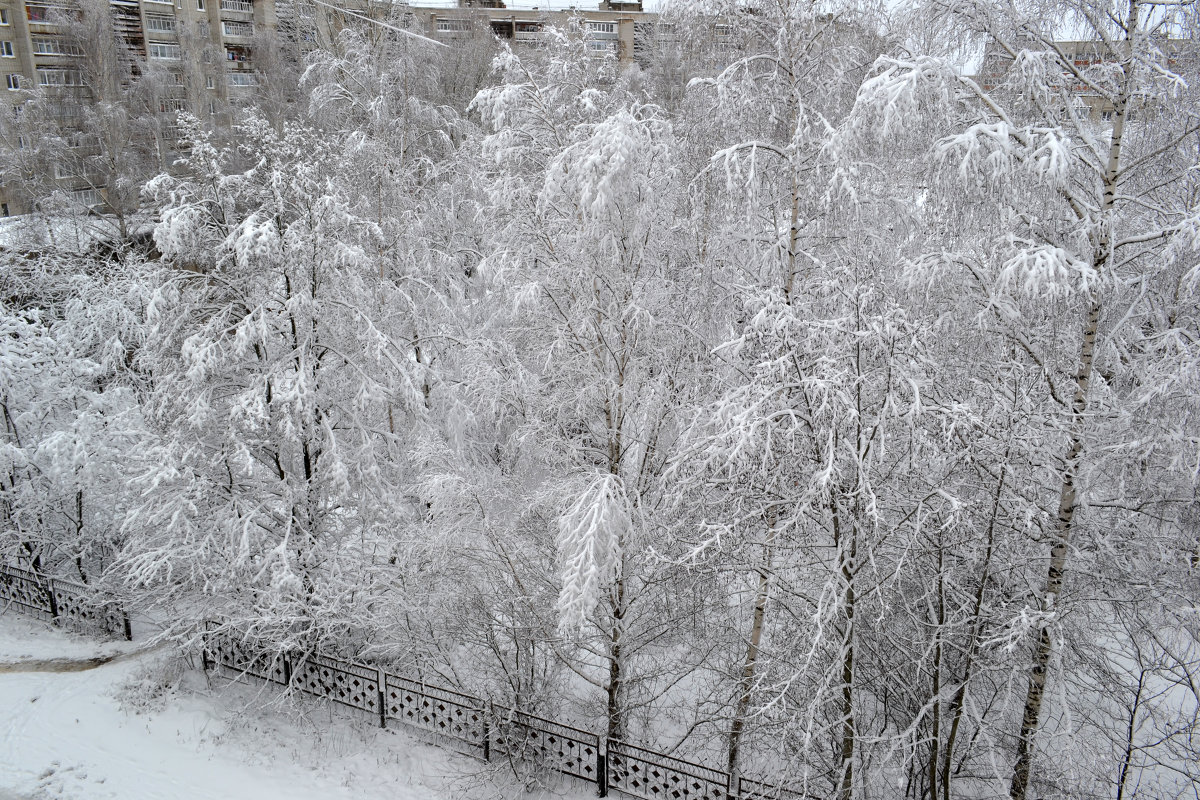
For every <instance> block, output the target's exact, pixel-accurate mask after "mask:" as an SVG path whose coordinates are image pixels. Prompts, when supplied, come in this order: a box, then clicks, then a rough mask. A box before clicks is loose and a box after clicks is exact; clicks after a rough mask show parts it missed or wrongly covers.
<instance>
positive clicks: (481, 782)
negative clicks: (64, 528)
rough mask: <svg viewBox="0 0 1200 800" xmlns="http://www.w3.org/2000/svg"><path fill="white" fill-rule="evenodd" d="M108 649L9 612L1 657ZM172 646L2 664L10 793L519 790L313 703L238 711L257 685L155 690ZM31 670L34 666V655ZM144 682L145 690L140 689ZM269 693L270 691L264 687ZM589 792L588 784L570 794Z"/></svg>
mask: <svg viewBox="0 0 1200 800" xmlns="http://www.w3.org/2000/svg"><path fill="white" fill-rule="evenodd" d="M133 649H135V648H134V647H133V646H131V645H128V644H116V645H112V644H110V645H104V646H99V645H97V644H96V643H94V642H90V641H88V640H86V639H83V638H81V637H74V636H70V635H67V634H63V633H61V632H59V631H56V630H51V629H49V628H48V627H47V626H45V625H43V624H41V623H37V622H32V621H26V620H23V619H20V618H15V617H14V615H12V614H4V615H0V662H9V663H11V662H32V661H34V660H48V659H63V658H74V659H79V658H87V657H90V656H95V655H97V654H98V653H100V652H103V653H105V654H106V655H112V654H114V651H116V652H121V651H129V650H133ZM163 658H164V654H163V653H162V652H158V653H153V652H151V653H146V652H142V653H134V654H132V655H130V656H128V657H122V658H117V659H115V660H114V661H112V662H109V663H106V664H103V665H101V666H98V667H94V668H91V669H87V670H83V671H71V672H57V671H56V672H40V671H28V670H27V671H20V672H0V800H51V799H52V798H53V799H54V800H210V799H211V800H239V799H240V798H245V799H246V800H276V798H279V799H280V800H282V799H283V798H287V800H375V798H379V800H383V798H388V800H449V799H450V798H454V799H455V800H458V798H471V797H483V796H491V797H495V796H497V795H505V796H510V797H511V796H515V795H519V794H520V792H519V791H516V792H514V789H515V788H516V787H512V786H509V787H504V788H501V787H498V786H496V785H495V784H494V783H492V781H491V780H489V779H488V778H486V777H484V776H483V775H480V774H478V773H479V770H480V769H481V767H482V765H480V764H479V763H478V762H474V761H472V760H471V759H467V758H465V757H460V756H456V755H453V754H451V753H449V752H447V751H445V750H441V749H438V748H435V747H432V746H429V745H426V744H423V743H420V742H418V741H416V740H414V739H412V738H410V737H408V736H406V735H404V734H403V733H397V732H384V731H378V730H375V729H372V728H370V727H369V726H366V725H351V724H348V723H347V722H346V721H345V720H343V719H341V718H338V717H337V716H331V713H332V712H330V711H329V710H328V708H327V707H323V706H322V705H320V704H317V703H311V704H308V705H307V706H305V707H304V709H303V710H301V711H297V710H295V709H289V710H287V711H286V712H285V711H272V710H270V709H263V708H256V709H255V710H253V711H252V712H249V713H246V712H242V711H240V710H239V709H240V708H242V707H244V704H245V703H247V702H248V701H251V700H252V699H253V698H254V696H255V693H256V692H258V691H259V689H258V687H242V686H234V687H230V688H228V689H224V690H222V691H220V692H219V693H210V692H208V691H206V690H205V685H204V678H203V676H202V675H200V674H199V673H197V672H194V671H190V672H185V673H183V678H182V681H181V684H180V685H179V686H178V687H176V688H167V689H165V690H162V691H158V690H156V687H157V686H158V685H159V683H160V682H159V681H158V680H157V679H156V676H160V675H161V674H163V671H162V670H161V669H157V670H156V669H155V668H154V665H155V663H156V662H160V661H161V660H162V659H163ZM27 666H29V667H32V666H33V665H32V664H27ZM131 687H132V688H131ZM264 697H265V696H264ZM571 796H578V797H584V796H586V793H579V794H578V795H574V794H573V795H571Z"/></svg>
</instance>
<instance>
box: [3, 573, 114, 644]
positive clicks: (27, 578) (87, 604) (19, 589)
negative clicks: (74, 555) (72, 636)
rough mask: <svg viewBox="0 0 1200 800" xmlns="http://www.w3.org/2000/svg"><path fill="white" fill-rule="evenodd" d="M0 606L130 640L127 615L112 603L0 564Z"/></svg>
mask: <svg viewBox="0 0 1200 800" xmlns="http://www.w3.org/2000/svg"><path fill="white" fill-rule="evenodd" d="M0 606H4V607H8V608H13V609H15V610H17V611H19V612H21V613H22V614H28V615H30V616H33V617H37V618H39V619H45V620H50V621H52V622H54V623H55V624H58V625H66V626H68V627H72V628H78V629H80V630H88V631H100V632H103V633H106V634H110V635H113V636H124V637H125V638H126V639H132V638H133V636H132V632H131V631H130V629H129V615H128V614H126V613H125V611H124V610H123V609H122V608H121V607H120V606H119V605H118V604H117V603H115V602H113V601H111V600H105V599H102V598H100V597H99V596H98V595H97V594H96V592H95V590H93V589H91V588H89V587H87V586H84V585H83V584H80V583H75V582H73V581H67V580H63V579H61V578H48V577H46V576H45V575H40V574H38V573H36V572H33V571H31V570H27V569H21V568H20V567H11V566H7V565H5V564H0Z"/></svg>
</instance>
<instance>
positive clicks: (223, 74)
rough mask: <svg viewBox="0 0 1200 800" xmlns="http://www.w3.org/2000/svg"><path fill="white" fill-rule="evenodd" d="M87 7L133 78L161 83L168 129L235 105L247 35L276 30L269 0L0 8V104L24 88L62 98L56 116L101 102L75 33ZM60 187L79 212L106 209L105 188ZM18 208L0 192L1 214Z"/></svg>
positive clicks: (43, 1) (28, 3)
mask: <svg viewBox="0 0 1200 800" xmlns="http://www.w3.org/2000/svg"><path fill="white" fill-rule="evenodd" d="M87 2H91V3H97V4H98V5H96V6H95V7H93V8H92V9H89V10H90V11H91V12H104V11H107V19H108V20H109V22H107V23H105V24H111V26H112V30H113V33H114V34H115V36H116V40H117V42H118V43H119V45H120V47H119V48H118V50H123V51H124V52H123V53H122V57H123V58H125V59H126V60H127V63H128V64H129V65H130V69H131V70H132V74H133V75H139V74H141V73H142V71H144V70H147V69H150V70H157V71H158V74H159V75H160V76H163V80H162V81H161V83H162V84H163V85H162V87H161V89H160V90H159V92H158V96H157V101H156V102H157V105H158V109H157V110H158V112H159V113H160V114H161V115H162V118H163V120H164V121H166V120H170V121H171V122H172V123H173V120H174V117H175V114H176V113H178V112H180V111H189V112H191V113H193V114H196V115H197V116H199V117H201V118H205V117H210V116H213V115H220V114H223V113H225V112H226V111H227V109H228V108H229V107H230V106H231V104H232V105H236V104H237V103H238V101H239V99H241V97H243V96H244V95H245V94H247V92H248V91H249V88H250V87H253V86H254V85H255V83H256V81H255V74H254V42H255V36H256V34H258V33H260V32H263V31H268V30H273V29H274V28H275V25H276V18H275V6H274V0H0V75H3V79H4V89H3V90H0V98H3V99H4V100H7V103H6V104H7V105H9V106H10V107H11V106H13V105H19V104H21V103H22V102H24V98H25V97H26V94H25V92H23V91H22V90H24V89H32V88H34V87H39V88H41V89H44V90H46V91H47V92H48V93H49V94H50V95H51V97H52V98H59V99H61V100H62V101H63V102H62V107H63V109H64V112H63V113H64V114H67V113H69V109H70V108H71V107H72V106H74V107H76V108H78V107H79V106H80V105H81V104H84V103H87V102H89V101H95V100H97V99H102V98H97V97H96V96H95V94H96V91H97V76H95V75H94V74H92V73H94V72H95V63H94V61H95V56H96V54H95V52H94V50H95V49H96V48H95V46H94V45H89V42H88V41H87V40H86V36H83V35H81V25H82V24H83V22H82V21H83V20H84V19H85V17H86V15H85V13H84V7H83V6H82V5H81V4H82V3H87ZM106 6H107V8H106ZM90 19H92V20H104V19H105V17H104V16H103V14H97V13H92V15H91V17H90ZM83 33H86V31H83ZM89 49H90V50H91V51H92V52H89ZM167 124H170V123H167ZM68 125H69V122H68ZM80 146H81V147H86V143H83V144H81V145H80ZM60 185H61V186H63V188H65V189H66V190H67V191H69V192H71V193H73V194H74V195H75V196H76V199H77V200H78V201H79V202H80V204H82V205H84V206H96V205H101V204H102V203H103V201H104V187H103V186H97V185H95V181H92V180H88V179H87V176H71V175H65V176H62V180H61V181H60ZM19 205H20V204H19V202H18V201H17V200H16V198H15V195H14V193H11V192H9V193H6V192H5V191H4V188H3V187H0V215H4V214H14V213H22V212H23V211H25V210H26V209H23V208H20V207H19Z"/></svg>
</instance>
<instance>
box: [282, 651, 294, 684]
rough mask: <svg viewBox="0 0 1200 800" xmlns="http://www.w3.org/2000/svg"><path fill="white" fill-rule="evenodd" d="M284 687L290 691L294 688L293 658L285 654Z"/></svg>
mask: <svg viewBox="0 0 1200 800" xmlns="http://www.w3.org/2000/svg"><path fill="white" fill-rule="evenodd" d="M283 685H284V686H286V687H288V688H289V689H290V688H291V687H292V656H291V654H290V653H284V654H283Z"/></svg>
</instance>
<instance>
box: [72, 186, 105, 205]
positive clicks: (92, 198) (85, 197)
mask: <svg viewBox="0 0 1200 800" xmlns="http://www.w3.org/2000/svg"><path fill="white" fill-rule="evenodd" d="M71 197H72V198H74V200H75V202H76V203H80V204H81V205H85V206H102V205H104V195H102V194H100V190H99V189H76V190H75V191H73V192H71Z"/></svg>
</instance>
